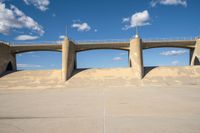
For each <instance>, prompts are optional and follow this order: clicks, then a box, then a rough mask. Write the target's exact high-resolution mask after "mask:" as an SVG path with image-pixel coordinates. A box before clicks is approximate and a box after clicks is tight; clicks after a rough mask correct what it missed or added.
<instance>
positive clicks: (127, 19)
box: [122, 17, 130, 23]
mask: <svg viewBox="0 0 200 133" xmlns="http://www.w3.org/2000/svg"><path fill="white" fill-rule="evenodd" d="M129 21H130V18H129V17H127V18H122V23H125V22H129Z"/></svg>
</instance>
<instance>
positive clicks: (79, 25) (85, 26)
mask: <svg viewBox="0 0 200 133" xmlns="http://www.w3.org/2000/svg"><path fill="white" fill-rule="evenodd" d="M72 28H76V29H77V31H82V32H87V31H89V30H90V29H91V27H90V26H89V25H88V24H87V23H74V24H72Z"/></svg>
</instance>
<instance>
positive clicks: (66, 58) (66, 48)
mask: <svg viewBox="0 0 200 133" xmlns="http://www.w3.org/2000/svg"><path fill="white" fill-rule="evenodd" d="M75 58H76V56H75V45H74V44H73V42H71V41H70V40H69V39H68V38H65V39H64V41H63V44H62V80H63V81H67V80H68V79H69V78H70V77H71V76H72V74H73V70H74V62H75Z"/></svg>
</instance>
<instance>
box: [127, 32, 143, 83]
mask: <svg viewBox="0 0 200 133" xmlns="http://www.w3.org/2000/svg"><path fill="white" fill-rule="evenodd" d="M129 59H130V65H131V68H132V69H133V71H134V72H135V73H136V75H137V77H138V78H139V79H142V78H143V76H144V66H143V55H142V40H141V39H140V37H139V36H136V37H135V38H134V39H132V40H131V41H130V52H129Z"/></svg>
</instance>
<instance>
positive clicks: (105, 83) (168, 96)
mask: <svg viewBox="0 0 200 133" xmlns="http://www.w3.org/2000/svg"><path fill="white" fill-rule="evenodd" d="M145 73H146V75H145V77H144V79H143V80H138V79H137V78H136V77H135V75H134V72H133V71H132V69H130V68H115V69H86V70H76V71H75V73H74V75H73V77H72V78H70V79H69V81H67V82H63V81H62V80H61V71H60V70H41V71H30V70H29V71H17V72H13V73H8V74H6V75H4V76H2V77H1V78H0V133H23V132H25V133H64V132H67V133H200V67H199V66H195V67H157V68H149V69H147V70H146V71H145Z"/></svg>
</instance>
